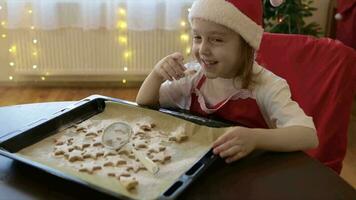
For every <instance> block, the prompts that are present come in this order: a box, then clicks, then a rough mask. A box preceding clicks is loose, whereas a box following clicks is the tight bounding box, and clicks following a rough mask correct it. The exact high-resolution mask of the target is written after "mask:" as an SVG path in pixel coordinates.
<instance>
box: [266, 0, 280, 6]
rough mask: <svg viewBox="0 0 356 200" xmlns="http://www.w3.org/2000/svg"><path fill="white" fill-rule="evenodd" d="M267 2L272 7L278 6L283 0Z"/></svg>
mask: <svg viewBox="0 0 356 200" xmlns="http://www.w3.org/2000/svg"><path fill="white" fill-rule="evenodd" d="M269 2H270V3H271V5H272V6H273V7H278V6H280V5H281V4H282V3H283V2H284V0H269Z"/></svg>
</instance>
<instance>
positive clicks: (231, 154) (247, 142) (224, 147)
mask: <svg viewBox="0 0 356 200" xmlns="http://www.w3.org/2000/svg"><path fill="white" fill-rule="evenodd" d="M255 148H256V137H255V134H254V132H253V130H252V129H249V128H244V127H234V128H232V129H230V130H228V131H227V132H226V133H224V134H223V135H222V136H220V137H219V138H218V139H217V140H216V141H215V142H214V143H213V152H214V154H218V155H219V156H220V157H221V158H224V159H225V161H226V162H227V163H231V162H233V161H236V160H238V159H240V158H242V157H244V156H246V155H248V154H249V153H251V152H252V151H253V150H254V149H255Z"/></svg>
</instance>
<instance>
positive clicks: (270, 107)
mask: <svg viewBox="0 0 356 200" xmlns="http://www.w3.org/2000/svg"><path fill="white" fill-rule="evenodd" d="M259 93H260V94H257V95H256V98H259V99H260V101H262V103H261V105H262V106H263V112H264V113H265V115H264V117H265V118H266V117H267V118H268V119H267V120H268V121H269V122H270V123H269V124H270V125H272V127H276V128H281V127H288V126H305V127H309V128H312V129H315V126H314V122H313V119H312V118H311V117H309V116H307V115H306V114H305V113H304V111H303V110H302V108H301V107H300V106H299V104H298V103H297V102H295V101H293V100H292V99H291V92H290V89H289V86H288V83H287V82H286V81H285V80H284V79H281V78H279V79H278V80H274V81H273V83H272V84H265V85H264V86H262V87H261V90H260V91H259Z"/></svg>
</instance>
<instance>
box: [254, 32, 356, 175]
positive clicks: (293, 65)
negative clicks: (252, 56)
mask: <svg viewBox="0 0 356 200" xmlns="http://www.w3.org/2000/svg"><path fill="white" fill-rule="evenodd" d="M257 61H258V62H259V63H260V64H261V65H262V66H264V67H266V68H267V69H269V70H271V71H272V72H273V73H275V74H277V75H279V76H281V77H283V78H284V79H286V80H287V82H288V83H289V86H290V89H291V93H292V98H293V99H294V100H295V101H297V102H298V103H299V105H300V106H301V107H302V108H303V109H304V111H305V113H306V114H307V115H309V116H312V117H313V120H314V123H315V126H316V129H317V133H318V137H319V146H318V148H316V149H313V150H310V151H308V152H307V153H308V154H309V155H310V156H312V157H314V158H316V159H318V160H319V161H321V162H322V163H324V164H325V165H327V166H329V167H330V168H332V169H333V170H335V171H336V172H337V173H340V171H341V168H342V161H343V159H344V157H345V153H346V146H347V129H348V124H349V120H350V114H351V107H352V102H353V98H354V95H355V93H356V52H355V51H354V50H353V49H352V48H349V47H347V46H344V45H343V44H342V43H341V42H338V41H336V40H332V39H327V38H323V39H316V38H313V37H310V36H304V35H287V34H272V33H265V34H264V36H263V39H262V43H261V47H260V50H259V52H258V55H257Z"/></svg>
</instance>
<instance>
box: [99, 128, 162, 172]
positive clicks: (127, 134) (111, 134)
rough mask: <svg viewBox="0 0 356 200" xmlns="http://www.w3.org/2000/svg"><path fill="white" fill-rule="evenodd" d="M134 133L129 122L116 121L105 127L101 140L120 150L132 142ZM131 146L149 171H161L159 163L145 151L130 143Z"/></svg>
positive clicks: (106, 144)
mask: <svg viewBox="0 0 356 200" xmlns="http://www.w3.org/2000/svg"><path fill="white" fill-rule="evenodd" d="M132 134H133V129H132V127H131V126H130V125H129V124H127V123H125V122H114V123H112V124H110V125H109V126H107V127H106V128H105V130H104V132H103V135H102V138H101V142H102V143H103V144H104V146H106V147H108V148H111V149H115V150H119V149H121V148H122V147H123V146H125V145H126V144H128V143H129V142H130V139H131V136H132ZM130 148H131V149H130V150H132V152H133V153H134V155H135V157H136V158H138V160H139V161H140V162H141V163H142V164H143V165H144V166H145V167H146V169H147V170H148V171H149V172H151V173H152V174H156V173H157V172H158V171H159V167H158V165H157V164H156V163H154V162H153V161H152V160H151V159H150V158H148V157H147V156H146V155H145V154H144V153H142V152H139V151H137V150H136V149H135V147H134V146H133V145H130Z"/></svg>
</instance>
